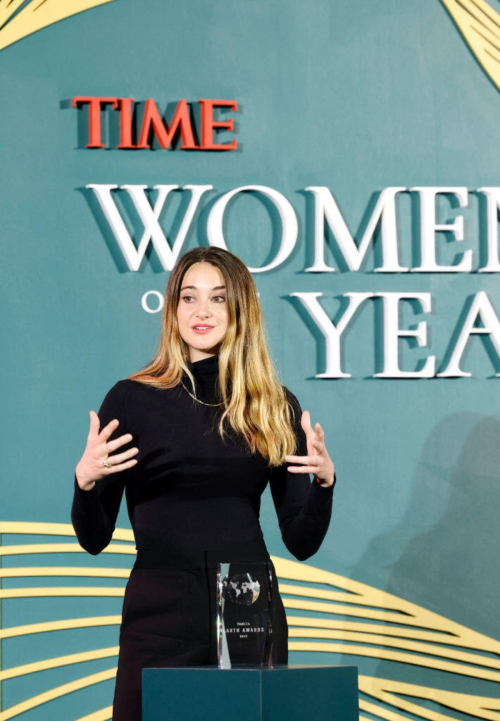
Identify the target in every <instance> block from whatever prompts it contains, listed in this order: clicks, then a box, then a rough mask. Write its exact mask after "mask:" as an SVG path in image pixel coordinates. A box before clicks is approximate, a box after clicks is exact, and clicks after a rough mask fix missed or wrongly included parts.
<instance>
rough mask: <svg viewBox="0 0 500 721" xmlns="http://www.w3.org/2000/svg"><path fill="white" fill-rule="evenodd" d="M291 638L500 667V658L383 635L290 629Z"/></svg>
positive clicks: (472, 664)
mask: <svg viewBox="0 0 500 721" xmlns="http://www.w3.org/2000/svg"><path fill="white" fill-rule="evenodd" d="M289 637H290V638H323V639H325V640H326V639H335V640H338V641H356V642H360V643H366V644H371V645H376V646H387V647H390V648H399V649H402V650H405V651H414V652H415V653H421V654H426V655H428V656H436V657H441V658H449V659H452V660H454V661H460V662H461V663H467V664H469V665H471V666H485V667H486V668H497V669H500V660H499V659H495V658H488V657H486V656H479V655H477V654H473V653H466V652H464V651H457V650H455V649H451V648H444V647H441V648H439V647H436V646H432V645H430V644H426V643H417V642H415V641H401V640H399V639H394V638H387V637H385V636H382V635H370V636H367V635H366V634H364V633H355V632H352V631H325V630H316V629H314V630H313V629H301V628H291V629H289Z"/></svg>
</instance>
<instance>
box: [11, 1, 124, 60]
mask: <svg viewBox="0 0 500 721" xmlns="http://www.w3.org/2000/svg"><path fill="white" fill-rule="evenodd" d="M109 2H114V0H31V2H29V3H27V4H25V0H0V50H3V49H4V48H6V47H8V46H9V45H12V44H13V43H16V42H17V41H18V40H22V39H23V38H25V37H26V36H27V35H31V34H32V33H36V32H37V31H38V30H42V29H43V28H46V27H48V26H49V25H53V24H54V23H57V22H59V21H60V20H64V19H66V18H69V17H71V16H72V15H77V14H78V13H81V12H84V11H85V10H91V9H92V8H95V7H97V6H98V5H105V4H106V3H109ZM23 5H24V7H23ZM18 11H19V12H18ZM16 13H17V14H16Z"/></svg>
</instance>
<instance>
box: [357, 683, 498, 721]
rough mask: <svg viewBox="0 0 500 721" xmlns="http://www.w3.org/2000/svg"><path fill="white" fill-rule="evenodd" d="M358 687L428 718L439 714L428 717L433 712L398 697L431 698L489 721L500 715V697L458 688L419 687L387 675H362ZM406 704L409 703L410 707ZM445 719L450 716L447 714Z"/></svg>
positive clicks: (496, 718) (385, 701)
mask: <svg viewBox="0 0 500 721" xmlns="http://www.w3.org/2000/svg"><path fill="white" fill-rule="evenodd" d="M358 684H359V689H360V691H361V692H362V693H364V694H367V695H370V696H373V697H375V698H376V699H378V700H379V701H382V702H383V703H387V704H389V705H393V706H396V707H398V708H401V709H403V710H405V711H409V712H410V713H413V714H416V715H417V716H425V718H429V719H432V721H434V719H435V718H436V719H439V715H438V716H437V717H434V716H432V715H429V716H427V715H426V713H428V714H429V713H430V714H432V713H434V712H430V711H428V710H425V709H422V707H421V706H419V705H417V704H414V703H413V702H411V701H407V699H400V698H399V696H400V695H403V696H413V697H415V698H419V699H422V700H428V699H430V700H432V701H434V702H436V703H438V704H440V705H441V706H446V707H447V708H449V709H452V710H454V711H460V712H461V713H466V714H469V715H471V716H476V717H478V718H482V719H487V720H488V721H490V720H491V721H498V719H499V718H500V716H499V714H498V713H496V711H498V710H500V699H499V698H492V697H489V696H473V695H470V694H464V693H457V692H455V691H445V690H443V689H436V688H431V687H429V686H417V685H415V684H409V683H403V682H401V681H391V680H388V679H385V678H378V677H377V678H374V677H372V676H359V678H358ZM404 704H410V705H408V706H406V705H404ZM444 718H448V717H447V716H446V717H444Z"/></svg>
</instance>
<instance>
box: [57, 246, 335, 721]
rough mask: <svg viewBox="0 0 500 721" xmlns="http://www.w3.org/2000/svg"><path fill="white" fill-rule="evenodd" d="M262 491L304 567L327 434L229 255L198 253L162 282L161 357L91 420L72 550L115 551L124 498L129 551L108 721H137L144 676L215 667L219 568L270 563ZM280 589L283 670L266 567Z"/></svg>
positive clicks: (328, 480) (313, 543)
mask: <svg viewBox="0 0 500 721" xmlns="http://www.w3.org/2000/svg"><path fill="white" fill-rule="evenodd" d="M295 452H297V455H293V454H294V453H295ZM286 461H288V462H290V463H292V464H294V465H289V466H288V467H287V464H286ZM309 473H313V474H314V475H315V479H314V481H313V482H312V483H311V479H310V476H309ZM268 482H269V483H270V487H271V493H272V498H273V501H274V505H275V507H276V511H277V515H278V520H279V525H280V529H281V534H282V537H283V540H284V542H285V545H286V547H287V548H288V550H289V551H290V552H291V553H292V554H293V555H294V556H295V557H296V558H297V559H299V560H305V559H306V558H309V557H310V556H312V555H313V554H314V553H316V551H317V550H318V548H319V547H320V545H321V543H322V541H323V538H324V536H325V534H326V531H327V529H328V525H329V522H330V516H331V505H332V496H333V486H334V482H335V470H334V465H333V462H332V461H331V459H330V457H329V455H328V453H327V450H326V447H325V443H324V434H323V430H322V428H321V426H320V424H319V423H316V426H315V429H314V430H313V428H312V426H311V421H310V417H309V413H308V411H305V412H304V413H302V410H301V408H300V404H299V402H298V400H297V398H296V397H295V396H294V395H293V393H291V392H290V391H289V390H288V389H287V388H285V386H282V385H281V383H280V382H279V381H278V379H277V376H276V373H275V370H274V368H273V364H272V362H271V359H270V356H269V353H268V350H267V347H266V338H265V331H264V325H263V318H262V311H261V306H260V303H259V299H258V296H257V291H256V288H255V285H254V282H253V279H252V276H251V275H250V273H249V271H248V269H247V268H246V266H245V265H244V264H243V263H242V261H241V260H239V258H237V257H236V256H235V255H233V254H232V253H230V252H229V251H226V250H222V249H220V248H195V249H193V250H190V251H188V252H187V253H185V254H184V255H183V256H182V257H181V258H180V259H179V261H178V262H177V264H176V266H175V268H174V269H173V271H172V272H171V275H170V278H169V281H168V285H167V288H166V293H165V305H164V312H163V325H162V333H161V338H160V343H159V347H158V351H157V353H156V356H155V357H154V359H153V360H152V361H151V363H149V364H148V365H147V366H146V367H145V368H144V369H143V370H141V371H138V372H137V373H134V374H133V375H131V376H130V377H129V378H126V379H124V380H120V381H118V383H116V384H115V385H114V386H113V388H111V390H110V391H109V392H108V394H107V395H106V397H105V399H104V401H103V403H102V406H101V408H100V410H99V413H98V414H96V413H95V412H94V411H90V432H89V436H88V440H87V447H86V449H85V452H84V454H83V456H82V458H81V459H80V461H79V462H78V465H77V467H76V472H75V486H74V499H73V506H72V511H71V519H72V522H73V527H74V529H75V532H76V535H77V537H78V540H79V542H80V544H81V546H82V547H83V548H84V549H85V550H86V551H88V552H89V553H91V554H98V553H100V552H101V551H102V550H103V549H104V548H105V547H106V546H107V545H108V544H109V542H110V541H111V537H112V534H113V531H114V529H115V523H116V518H117V515H118V511H119V507H120V502H121V499H122V496H123V491H124V489H125V494H126V500H127V508H128V513H129V517H130V522H131V524H132V528H133V530H134V534H135V540H136V546H137V557H136V561H135V563H134V567H133V569H132V571H131V574H130V577H129V580H128V582H127V585H126V589H125V596H124V600H123V613H122V624H121V628H120V653H119V658H118V670H117V677H116V686H115V695H114V703H113V721H138V719H140V718H141V670H142V668H143V667H155V666H156V667H160V666H188V665H192V666H199V665H205V664H216V663H217V652H216V638H215V635H214V630H215V629H214V628H213V624H212V622H211V619H212V618H213V617H214V602H215V599H216V585H215V581H216V568H217V563H218V562H219V561H221V562H227V561H228V560H230V561H231V562H239V561H241V562H244V561H247V562H248V561H262V560H269V553H268V551H267V548H266V545H265V542H264V539H263V536H262V531H261V528H260V524H259V508H260V497H261V495H262V493H263V491H264V489H265V488H266V486H267V483H268ZM273 588H274V595H275V598H276V600H277V603H276V604H275V606H276V609H275V615H274V618H273V638H274V651H273V653H274V656H273V662H274V663H278V664H282V663H287V661H288V645H287V644H288V627H287V623H286V615H285V610H284V607H283V603H282V601H281V598H280V596H279V591H278V585H277V581H276V576H275V573H274V567H273Z"/></svg>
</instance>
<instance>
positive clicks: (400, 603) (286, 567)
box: [271, 556, 500, 653]
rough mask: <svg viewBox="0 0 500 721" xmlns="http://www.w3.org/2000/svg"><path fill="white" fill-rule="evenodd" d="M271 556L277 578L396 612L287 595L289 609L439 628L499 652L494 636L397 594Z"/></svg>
mask: <svg viewBox="0 0 500 721" xmlns="http://www.w3.org/2000/svg"><path fill="white" fill-rule="evenodd" d="M271 558H272V560H273V563H274V565H275V568H276V575H277V576H278V578H280V579H281V578H286V579H288V580H294V581H301V582H307V583H316V584H323V585H326V586H334V587H335V588H341V589H342V588H343V589H345V590H347V591H349V592H351V593H355V594H357V595H358V596H360V597H362V598H367V599H370V601H371V604H370V605H372V606H373V607H382V608H385V609H386V610H387V611H388V612H390V611H391V610H393V611H394V610H395V611H397V613H398V615H396V614H394V615H392V616H391V614H390V613H384V612H380V611H375V612H374V611H373V610H372V609H366V610H363V611H362V612H360V611H359V610H358V611H355V610H353V609H349V607H347V606H346V607H343V608H342V607H340V606H339V607H337V609H336V610H334V607H333V605H332V606H331V607H329V604H327V603H323V604H321V603H315V604H312V603H308V602H303V603H302V604H299V603H297V602H296V600H295V599H290V598H287V599H286V600H284V603H285V606H286V605H288V607H289V608H303V609H304V610H313V611H319V612H320V613H335V614H336V615H339V612H340V611H342V613H343V615H346V616H355V615H358V617H360V618H370V619H376V620H381V621H385V622H389V623H395V624H401V625H404V626H415V627H419V628H421V629H424V630H427V631H439V632H443V633H448V634H452V635H454V636H456V637H457V638H459V639H461V641H462V643H461V645H463V646H465V647H467V648H478V649H481V650H483V651H489V652H491V653H500V642H499V641H497V640H496V639H492V638H490V637H489V636H485V635H484V634H482V633H479V632H477V631H474V630H472V629H471V628H468V627H467V626H463V625H461V624H459V623H456V622H455V621H452V620H451V619H449V618H446V617H445V616H441V615H439V614H437V613H434V612H433V611H429V610H428V609H426V608H423V607H422V606H418V605H417V604H414V603H411V602H410V601H407V600H406V599H402V598H399V597H398V596H394V595H393V594H390V593H385V592H383V591H380V589H376V588H373V587H372V586H368V585H367V584H364V583H361V582H359V581H354V580H353V579H351V578H343V577H342V576H338V575H337V574H334V573H332V572H331V571H324V570H323V569H321V568H316V567H314V566H309V565H304V564H301V563H300V562H297V561H290V560H288V559H283V558H279V557H276V556H272V557H271ZM401 612H403V613H405V614H407V616H406V617H404V621H403V620H402V617H401V616H400V615H399V614H400V613H401ZM457 645H458V644H457Z"/></svg>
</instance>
